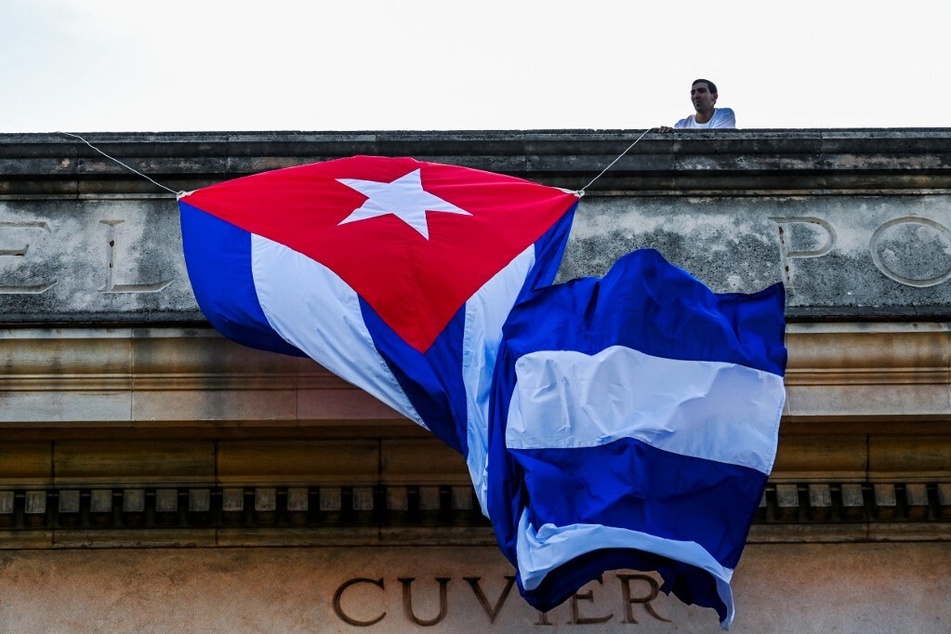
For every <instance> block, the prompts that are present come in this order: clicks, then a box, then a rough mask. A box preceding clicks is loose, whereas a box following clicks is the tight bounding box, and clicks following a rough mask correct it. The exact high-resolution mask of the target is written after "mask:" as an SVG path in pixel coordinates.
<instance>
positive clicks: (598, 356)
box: [488, 250, 786, 629]
mask: <svg viewBox="0 0 951 634" xmlns="http://www.w3.org/2000/svg"><path fill="white" fill-rule="evenodd" d="M783 310H784V293H783V288H782V286H781V285H779V284H777V285H775V286H772V287H770V288H768V289H766V290H764V291H761V292H760V293H757V294H753V295H741V294H725V295H718V294H715V293H713V292H711V291H710V290H709V289H707V287H706V286H704V285H703V284H702V283H701V282H700V281H698V280H697V279H695V278H693V277H691V276H690V275H689V274H687V273H686V272H684V271H683V270H681V269H679V268H677V267H675V266H673V265H671V264H669V263H668V262H667V261H665V260H664V259H663V257H661V255H660V254H659V253H657V252H656V251H653V250H643V251H636V252H634V253H630V254H628V255H626V256H624V257H623V258H621V259H620V260H618V262H617V263H616V264H615V265H614V267H613V268H612V269H611V271H610V272H609V273H608V274H607V275H606V276H605V277H604V278H602V279H596V278H585V279H579V280H575V281H572V282H568V283H566V284H560V285H556V286H551V287H548V288H543V289H538V290H536V291H534V292H532V293H531V294H530V295H529V296H528V297H526V298H525V299H524V300H523V301H521V302H520V303H519V304H518V305H516V306H515V308H514V309H513V311H512V313H511V315H510V317H509V319H508V321H507V323H506V324H505V326H504V334H503V342H502V347H501V349H500V352H499V359H498V362H497V364H496V376H495V387H494V390H493V394H492V399H493V402H492V407H491V415H490V427H489V461H488V467H489V468H488V494H489V497H488V510H489V517H490V518H491V520H492V523H493V525H494V527H495V531H496V534H497V537H498V540H499V544H500V546H501V548H502V551H503V552H504V553H505V555H506V556H507V557H508V558H509V560H510V561H511V562H512V564H513V565H514V566H515V567H516V568H517V571H518V577H517V579H518V583H519V588H520V590H521V591H522V594H523V596H524V597H525V598H526V599H527V600H528V602H529V603H531V604H532V605H533V606H535V607H536V608H538V609H539V610H543V611H545V610H548V609H551V608H552V607H554V606H556V605H558V604H559V603H561V602H562V601H564V600H565V599H566V598H568V597H569V596H570V595H571V594H573V593H574V592H575V591H576V590H577V589H578V588H580V587H581V586H582V585H583V584H585V583H587V582H588V581H590V580H592V579H594V578H596V577H597V576H598V575H599V574H601V573H602V572H604V571H607V570H614V569H618V568H633V569H635V570H644V571H647V570H655V571H658V572H659V573H660V575H661V576H662V577H663V578H664V585H663V589H664V591H665V592H668V593H669V592H673V593H674V595H676V596H677V597H678V598H680V599H681V600H683V601H684V602H686V603H688V604H691V603H694V604H697V605H700V606H706V607H712V608H715V609H716V610H717V612H718V614H719V616H720V622H721V626H723V627H724V629H725V628H728V627H729V625H730V623H731V622H732V620H733V615H734V605H733V597H732V592H731V588H730V580H731V577H732V574H733V570H734V568H735V567H736V564H737V562H738V560H739V558H740V554H741V552H742V550H743V546H744V544H745V542H746V537H747V534H748V532H749V528H750V524H751V523H752V520H753V515H754V513H755V512H756V509H757V507H758V505H759V502H760V499H761V497H762V494H763V490H764V488H765V485H766V481H767V477H768V475H769V473H770V471H771V469H772V465H773V460H774V458H775V454H776V445H777V438H778V428H779V421H780V415H781V413H782V409H783V402H784V400H785V390H784V387H783V374H784V371H785V366H786V349H785V347H784V342H783V338H784V318H783Z"/></svg>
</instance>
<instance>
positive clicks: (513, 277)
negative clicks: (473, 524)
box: [462, 245, 535, 517]
mask: <svg viewBox="0 0 951 634" xmlns="http://www.w3.org/2000/svg"><path fill="white" fill-rule="evenodd" d="M534 265H535V246H534V245H532V246H529V247H528V248H527V249H525V250H524V251H522V252H521V253H520V254H519V255H517V256H516V257H515V259H513V260H512V261H511V262H510V263H509V264H508V265H507V266H506V267H505V268H503V269H502V270H501V271H499V272H498V273H496V274H495V275H494V276H493V277H492V279H490V280H489V281H488V282H486V283H485V284H484V285H483V286H482V288H480V289H479V290H478V291H476V293H475V294H473V296H472V297H470V298H469V301H468V302H466V327H465V334H464V335H463V337H464V341H463V345H462V351H463V353H462V380H463V383H464V384H465V387H466V419H467V420H466V444H467V445H468V453H467V455H466V465H467V466H468V467H469V476H470V477H471V478H472V486H473V488H474V489H475V493H476V497H477V498H478V499H479V504H480V505H481V506H482V512H483V513H484V514H485V515H486V517H488V509H487V507H486V464H487V449H486V446H487V444H488V436H489V423H488V420H489V412H488V409H489V391H490V390H491V389H492V373H493V371H494V369H495V361H496V357H497V356H498V353H499V343H500V342H501V341H502V325H503V324H504V323H505V320H506V318H508V315H509V313H510V312H511V310H512V306H513V305H515V300H516V299H517V298H518V294H519V293H520V292H521V290H522V286H524V284H525V276H526V275H528V272H529V271H530V270H531V269H532V267H533V266H534Z"/></svg>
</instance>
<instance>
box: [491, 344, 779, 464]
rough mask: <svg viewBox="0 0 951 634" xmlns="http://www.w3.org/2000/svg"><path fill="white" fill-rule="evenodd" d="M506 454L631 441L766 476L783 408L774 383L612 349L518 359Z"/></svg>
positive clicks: (720, 366)
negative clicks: (752, 470)
mask: <svg viewBox="0 0 951 634" xmlns="http://www.w3.org/2000/svg"><path fill="white" fill-rule="evenodd" d="M515 371H516V377H517V383H516V385H515V392H514V393H513V395H512V401H511V405H510V408H509V416H508V423H507V427H506V433H505V441H506V445H507V446H508V447H509V448H510V449H545V448H553V449H570V448H580V447H595V446H599V445H605V444H607V443H610V442H613V441H615V440H618V439H621V438H634V439H637V440H640V441H642V442H644V443H647V444H649V445H651V446H653V447H656V448H657V449H662V450H664V451H668V452H671V453H676V454H680V455H683V456H691V457H695V458H704V459H707V460H715V461H718V462H723V463H727V464H734V465H741V466H745V467H749V468H751V469H756V470H757V471H760V472H762V473H765V474H767V475H768V474H769V472H770V471H771V470H772V467H773V460H774V459H775V456H776V443H777V435H778V430H779V419H780V415H781V414H782V409H783V402H784V400H785V389H784V387H783V379H782V377H780V376H777V375H775V374H771V373H769V372H763V371H761V370H755V369H752V368H747V367H744V366H740V365H736V364H732V363H720V362H711V361H681V360H676V359H665V358H661V357H655V356H651V355H647V354H644V353H642V352H639V351H637V350H632V349H631V348H626V347H622V346H612V347H610V348H606V349H605V350H602V351H601V352H599V353H598V354H596V355H593V356H592V355H587V354H584V353H581V352H575V351H568V350H545V351H540V352H533V353H531V354H527V355H524V356H522V357H521V358H519V360H518V361H517V362H516V365H515Z"/></svg>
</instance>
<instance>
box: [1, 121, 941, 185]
mask: <svg viewBox="0 0 951 634" xmlns="http://www.w3.org/2000/svg"><path fill="white" fill-rule="evenodd" d="M643 132H644V130H525V131H496V130H484V131H476V130H474V131H363V132H299V133H291V132H285V133H278V132H257V133H254V132H249V133H226V132H222V133H210V132H197V133H161V134H150V133H89V134H86V135H84V136H85V138H86V139H87V140H88V141H90V142H91V143H93V144H94V145H96V146H97V147H100V148H101V149H102V150H103V151H106V152H107V153H109V154H110V155H112V156H115V157H116V158H118V159H120V160H122V161H123V162H125V163H127V164H129V165H131V166H132V167H134V168H135V169H137V170H139V171H140V172H143V173H146V174H149V175H150V176H152V177H153V178H156V179H157V180H159V181H160V182H162V181H166V180H168V181H169V182H170V183H171V185H172V186H173V188H179V187H180V188H188V189H191V188H194V187H196V186H202V185H203V184H207V183H208V182H212V181H214V180H220V179H222V178H226V177H234V176H240V175H244V174H250V173H255V172H260V171H264V170H269V169H277V168H281V167H288V166H290V165H297V164H300V163H304V162H314V161H321V160H327V159H332V158H338V157H345V156H352V155H356V154H374V155H382V156H413V157H415V158H418V159H421V160H428V161H435V162H446V163H455V164H460V165H466V166H470V167H477V168H480V169H488V170H492V171H498V172H503V173H510V174H516V175H521V176H525V177H529V178H533V179H538V180H540V181H542V182H549V181H552V179H554V181H556V182H560V183H561V184H562V186H565V187H581V186H582V185H583V184H586V183H587V182H588V181H589V180H591V178H593V177H594V176H595V175H596V174H598V173H599V172H600V171H601V169H603V168H604V167H605V166H607V165H608V164H609V163H610V162H611V161H612V160H614V158H615V157H617V156H618V155H620V154H621V153H622V152H623V151H624V150H625V149H626V148H627V147H628V146H630V144H631V143H632V142H633V141H634V140H635V139H637V138H639V137H641V135H642V133H643ZM949 139H951V129H946V128H936V129H842V130H834V129H815V130H804V129H785V130H783V129H760V130H717V131H691V132H673V133H670V134H659V133H648V134H647V135H646V136H644V137H643V138H642V139H641V140H640V141H639V142H638V144H637V146H636V147H634V148H633V149H631V150H630V152H629V153H628V154H627V155H625V156H624V157H623V158H622V159H621V160H619V161H618V162H617V163H616V164H615V165H614V166H612V168H611V170H610V171H609V172H608V173H607V174H606V175H605V176H604V178H603V179H602V180H600V181H599V182H598V183H596V184H595V185H594V186H592V190H593V191H597V190H605V189H607V190H610V189H612V188H615V187H630V186H632V184H633V183H632V182H631V181H626V180H625V178H628V177H630V176H631V175H634V174H650V173H658V174H667V175H670V176H672V175H677V174H695V175H712V176H714V177H715V178H716V179H719V178H722V177H723V176H724V174H726V173H737V174H745V175H747V176H748V177H750V178H756V175H757V174H758V173H759V174H760V175H764V174H769V173H773V174H775V175H776V176H779V175H782V179H786V181H787V183H789V186H792V185H793V182H792V181H791V180H790V179H791V178H795V177H796V175H797V174H798V175H807V174H810V173H817V174H822V175H826V176H832V175H834V174H851V175H859V174H863V173H868V174H874V175H875V178H876V180H877V182H878V183H879V184H882V183H885V182H887V181H888V179H889V178H890V175H893V176H896V177H899V176H900V175H901V174H902V173H903V172H908V171H909V170H911V171H913V172H914V173H915V174H916V175H917V180H916V181H915V182H905V183H904V184H902V181H901V179H900V178H896V179H895V180H894V181H893V182H894V184H895V185H897V186H900V187H918V188H921V187H927V186H928V185H925V181H927V180H928V179H937V180H935V181H934V183H938V184H940V186H943V187H947V186H948V184H949V183H948V179H947V178H941V175H942V174H945V175H947V174H948V173H951V149H949V148H951V145H949V141H948V140H949ZM0 173H2V174H3V177H2V178H0V183H2V185H0V194H3V193H7V194H15V193H19V194H26V193H28V192H29V191H44V190H45V191H49V192H50V193H53V192H55V191H59V192H60V193H63V194H68V193H76V194H78V193H81V192H83V191H107V190H108V188H109V187H112V188H114V189H116V190H119V191H130V189H129V187H130V184H134V185H132V190H131V191H134V190H140V191H155V188H154V186H153V185H151V184H148V183H146V182H145V181H144V179H141V178H138V177H134V178H133V177H131V175H130V173H129V172H128V170H126V169H125V168H123V167H122V166H120V165H118V164H116V163H115V162H113V161H111V160H109V159H107V158H105V157H103V156H101V155H100V154H98V153H97V152H96V151H94V150H93V149H92V148H89V147H88V146H86V145H85V143H83V142H82V141H80V140H78V139H75V138H71V137H68V136H64V135H59V134H55V133H51V134H0ZM782 179H776V178H774V179H773V181H774V182H775V183H776V184H777V185H778V184H779V183H781V182H782ZM701 180H702V182H709V179H706V178H702V179H701ZM57 181H60V182H69V181H73V184H72V185H65V186H57V185H55V183H56V182H57ZM97 181H102V182H104V183H107V184H106V186H105V188H102V187H99V186H97V185H95V184H94V183H96V182H97ZM108 183H111V185H110V184H108ZM823 184H825V186H828V187H837V186H844V184H843V183H840V184H837V183H836V181H835V180H834V179H833V180H830V181H825V182H824V181H822V180H821V177H820V178H819V179H815V180H809V181H803V182H802V183H800V185H799V186H801V187H806V186H809V187H821V186H822V185H823ZM674 185H679V186H688V187H689V186H690V185H689V181H688V182H686V183H677V182H675V181H670V180H668V181H667V182H666V183H665V182H658V183H656V185H655V186H657V187H659V188H661V189H668V188H670V187H671V186H674Z"/></svg>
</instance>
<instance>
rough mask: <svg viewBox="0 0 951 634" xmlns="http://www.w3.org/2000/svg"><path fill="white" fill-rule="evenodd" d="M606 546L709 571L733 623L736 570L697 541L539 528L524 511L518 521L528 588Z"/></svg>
mask: <svg viewBox="0 0 951 634" xmlns="http://www.w3.org/2000/svg"><path fill="white" fill-rule="evenodd" d="M604 548H633V549H635V550H640V551H643V552H648V553H654V554H657V555H661V556H662V557H667V558H669V559H673V560H675V561H680V562H683V563H686V564H689V565H691V566H695V567H697V568H700V569H702V570H705V571H707V572H709V573H710V574H711V575H712V576H713V578H714V579H716V584H717V594H718V595H719V596H720V599H721V600H722V601H723V603H724V605H726V608H727V618H726V619H724V620H723V622H722V624H721V625H723V626H724V627H725V628H727V627H729V626H730V623H732V622H733V616H734V612H735V608H734V605H733V591H732V589H731V588H730V580H731V579H732V578H733V570H732V569H731V568H726V567H724V566H722V565H720V563H719V562H718V561H717V560H716V559H714V557H713V555H711V554H710V553H709V552H707V551H706V549H704V548H703V547H702V546H701V545H700V544H698V543H696V542H688V541H678V540H673V539H665V538H663V537H658V536H656V535H650V534H648V533H641V532H639V531H632V530H628V529H624V528H618V527H614V526H601V525H598V524H571V525H568V526H555V525H554V524H543V525H542V526H541V527H540V528H539V529H538V531H536V530H535V528H534V527H533V526H532V524H531V522H530V521H529V520H528V511H527V510H523V511H522V516H521V518H520V519H519V523H518V544H517V546H516V549H517V554H516V557H517V560H518V574H519V577H521V581H522V585H523V586H525V589H527V590H534V589H535V588H537V587H538V586H539V585H540V584H541V583H542V581H544V579H545V577H546V576H547V575H548V574H549V573H550V572H552V571H553V570H555V569H556V568H558V566H561V565H562V564H565V563H567V562H569V561H571V560H573V559H575V558H576V557H580V556H581V555H584V554H585V553H589V552H592V551H595V550H600V549H604Z"/></svg>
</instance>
